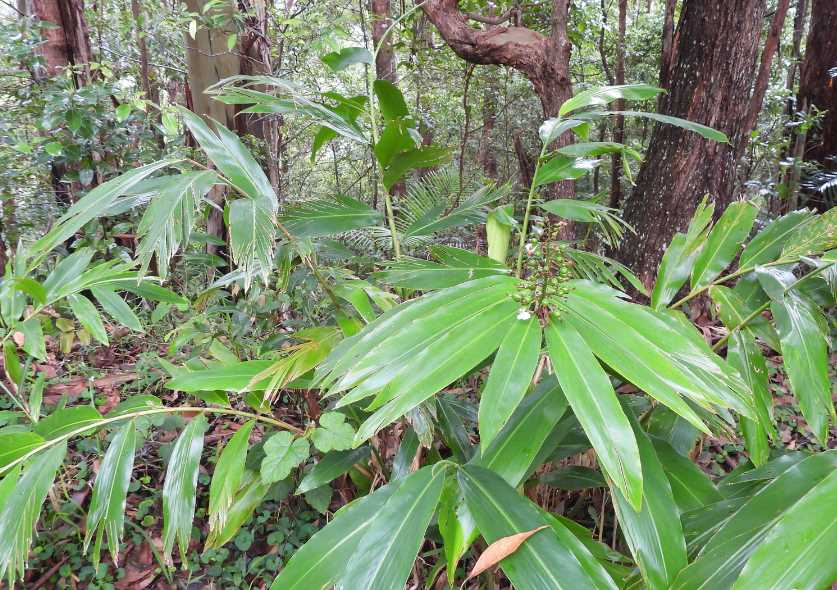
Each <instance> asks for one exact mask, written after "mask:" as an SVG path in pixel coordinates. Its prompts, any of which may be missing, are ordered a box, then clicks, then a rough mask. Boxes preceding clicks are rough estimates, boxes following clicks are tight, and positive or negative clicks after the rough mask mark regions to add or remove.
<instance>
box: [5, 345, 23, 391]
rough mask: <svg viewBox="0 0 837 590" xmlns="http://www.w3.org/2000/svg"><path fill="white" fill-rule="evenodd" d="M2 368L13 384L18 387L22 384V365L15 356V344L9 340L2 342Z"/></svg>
mask: <svg viewBox="0 0 837 590" xmlns="http://www.w3.org/2000/svg"><path fill="white" fill-rule="evenodd" d="M3 368H4V370H5V371H6V375H8V376H9V379H10V380H11V382H12V383H14V384H15V386H17V387H20V386H21V385H22V384H23V377H24V374H23V367H22V366H21V365H20V359H19V358H18V356H17V346H15V343H14V342H12V341H11V340H6V341H5V342H4V343H3Z"/></svg>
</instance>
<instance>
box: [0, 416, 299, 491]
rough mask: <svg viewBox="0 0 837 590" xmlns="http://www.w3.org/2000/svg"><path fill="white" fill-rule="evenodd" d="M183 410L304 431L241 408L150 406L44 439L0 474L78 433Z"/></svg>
mask: <svg viewBox="0 0 837 590" xmlns="http://www.w3.org/2000/svg"><path fill="white" fill-rule="evenodd" d="M185 412H206V413H208V414H227V415H232V416H242V417H245V418H249V419H251V420H258V421H259V422H264V423H266V424H270V425H272V426H276V427H277V428H282V429H284V430H289V431H291V432H293V433H294V434H298V435H302V434H305V431H304V430H302V429H301V428H297V427H296V426H294V425H292V424H288V423H287V422H283V421H282V420H276V419H275V418H269V417H268V416H262V415H260V414H253V413H251V412H244V411H242V410H233V409H232V408H201V407H197V406H177V407H171V408H151V409H148V410H137V411H135V412H128V413H125V414H121V415H119V416H112V417H110V418H102V419H101V420H99V421H98V422H95V423H92V424H87V425H85V426H82V427H80V428H76V429H75V430H72V431H70V432H67V433H65V434H62V435H61V436H58V437H56V438H53V439H50V440H47V441H44V442H43V443H41V444H40V445H39V446H38V447H36V448H34V449H32V450H31V451H29V452H28V453H26V454H25V455H22V456H20V457H18V458H17V459H15V460H14V461H12V462H10V463H8V464H6V465H4V466H3V467H0V476H2V475H5V474H6V473H8V472H9V471H10V470H11V469H13V468H14V467H15V466H16V465H19V464H21V463H23V462H25V461H26V460H27V459H29V458H30V457H32V456H34V455H36V454H38V453H40V452H41V451H44V450H46V449H49V448H51V447H54V446H55V445H57V444H60V443H62V442H65V441H67V440H69V439H71V438H73V437H74V436H78V435H80V434H84V433H85V432H89V431H90V430H93V429H96V428H100V427H102V426H106V425H108V424H112V423H114V422H120V421H122V420H130V419H132V418H140V417H142V416H154V415H157V414H178V413H185Z"/></svg>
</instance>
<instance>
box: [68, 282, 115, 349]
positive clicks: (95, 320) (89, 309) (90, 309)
mask: <svg viewBox="0 0 837 590" xmlns="http://www.w3.org/2000/svg"><path fill="white" fill-rule="evenodd" d="M67 302H68V303H69V304H70V309H72V310H73V315H75V316H76V319H77V320H78V321H79V323H80V324H81V325H82V326H84V329H85V330H87V331H88V332H90V335H91V336H93V338H95V339H96V340H98V341H99V342H101V343H102V344H104V345H105V346H107V345H108V333H107V330H105V325H104V324H103V323H102V316H100V315H99V312H98V311H97V310H96V306H95V305H93V303H92V302H91V301H90V300H89V299H88V298H87V297H85V296H84V295H79V294H74V295H70V296H69V297H67Z"/></svg>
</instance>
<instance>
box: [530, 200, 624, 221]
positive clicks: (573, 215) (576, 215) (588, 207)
mask: <svg viewBox="0 0 837 590" xmlns="http://www.w3.org/2000/svg"><path fill="white" fill-rule="evenodd" d="M539 207H540V208H541V209H543V210H544V211H548V212H549V213H552V214H554V215H557V216H558V217H563V218H564V219H572V220H573V221H581V222H584V223H596V222H598V221H599V220H600V215H601V214H602V213H608V212H612V211H614V209H611V208H610V207H605V206H604V205H600V204H599V203H595V202H593V201H582V200H579V199H553V200H552V201H547V202H545V203H541V204H540V205H539Z"/></svg>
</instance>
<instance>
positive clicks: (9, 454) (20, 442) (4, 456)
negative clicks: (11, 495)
mask: <svg viewBox="0 0 837 590" xmlns="http://www.w3.org/2000/svg"><path fill="white" fill-rule="evenodd" d="M43 443H44V438H43V437H42V436H41V435H39V434H36V433H34V432H7V433H4V432H0V469H2V468H4V467H5V466H6V465H8V464H9V463H11V462H12V461H14V460H15V459H17V458H19V457H22V456H24V455H25V454H26V453H28V452H29V451H31V450H33V449H37V448H38V447H39V446H41V445H42V444H43ZM1 506H2V504H0V507H1Z"/></svg>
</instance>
